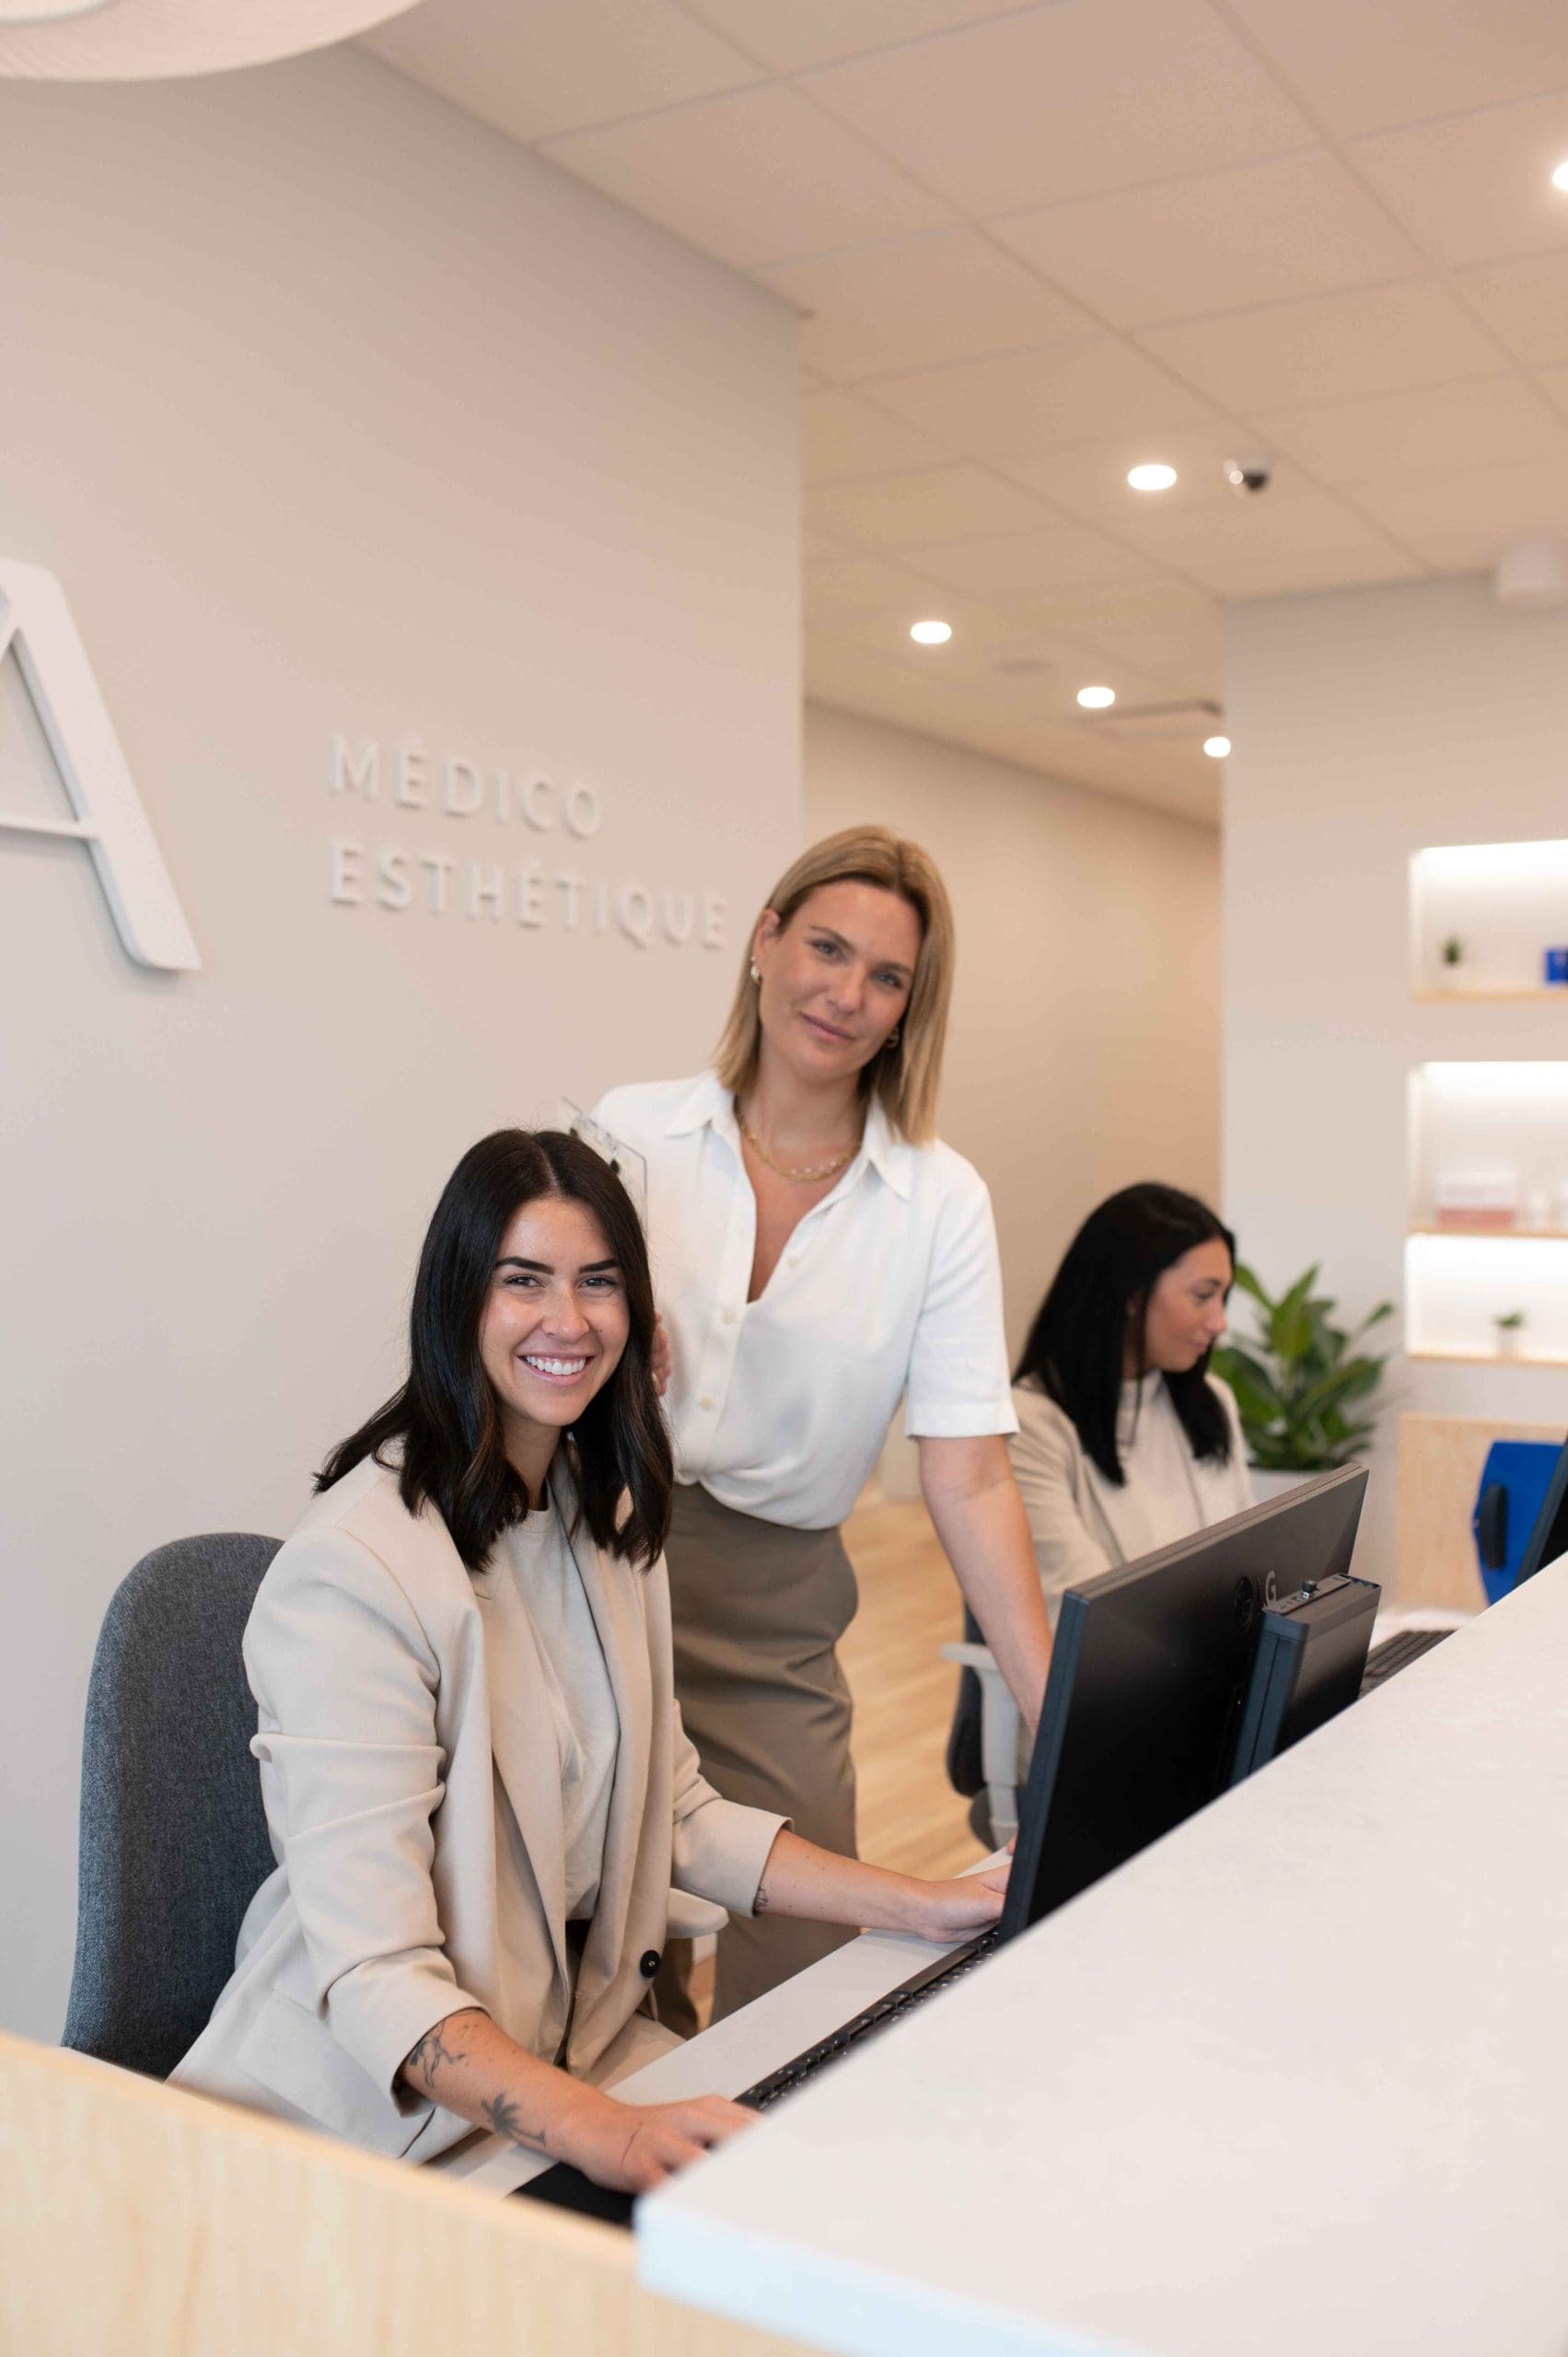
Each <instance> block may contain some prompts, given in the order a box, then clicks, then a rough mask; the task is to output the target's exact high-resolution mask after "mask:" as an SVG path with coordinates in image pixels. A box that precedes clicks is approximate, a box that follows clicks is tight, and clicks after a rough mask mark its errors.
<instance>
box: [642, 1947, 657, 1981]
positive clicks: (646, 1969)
mask: <svg viewBox="0 0 1568 2357" xmlns="http://www.w3.org/2000/svg"><path fill="white" fill-rule="evenodd" d="M661 1960H662V1959H661V1958H660V1956H659V1952H658V1950H657V1948H649V1949H647V1950H646V1952H645V1954H644V1955H643V1956H641V1957H640V1958H639V1959H638V1964H637V1969H638V1971H639V1972H640V1973H641V1974H642V1976H643V1978H644V1980H652V1979H653V1977H654V1975H655V1973H656V1971H657V1970H658V1968H659V1965H660V1962H661Z"/></svg>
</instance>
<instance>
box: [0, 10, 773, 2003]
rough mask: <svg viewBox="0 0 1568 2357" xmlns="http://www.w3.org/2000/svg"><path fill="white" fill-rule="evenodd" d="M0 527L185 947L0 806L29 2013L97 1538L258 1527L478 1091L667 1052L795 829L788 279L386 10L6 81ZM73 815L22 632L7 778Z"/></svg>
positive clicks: (357, 1364)
mask: <svg viewBox="0 0 1568 2357" xmlns="http://www.w3.org/2000/svg"><path fill="white" fill-rule="evenodd" d="M0 154H3V155H4V157H5V174H4V177H5V187H6V198H5V203H6V238H5V240H4V250H3V252H0V319H3V320H4V322H5V341H6V369H5V410H6V435H5V440H6V450H7V452H8V453H9V455H10V457H11V459H12V460H13V461H14V463H13V464H11V465H9V466H8V467H7V468H6V474H5V497H4V506H3V508H0V567H4V565H6V563H17V562H20V563H29V564H31V565H33V566H38V567H45V568H47V569H48V570H49V571H50V572H51V573H52V574H53V575H56V576H57V577H58V578H59V580H60V581H61V582H62V583H63V584H64V590H65V594H66V597H67V598H68V599H69V601H70V605H71V609H72V610H73V612H74V614H75V619H76V621H77V623H78V625H79V628H80V632H81V635H82V639H83V641H84V643H85V645H86V648H87V656H88V659H89V662H90V665H91V668H92V670H93V672H94V673H95V674H96V676H97V679H98V681H99V687H100V688H101V690H102V693H103V696H104V699H105V701H106V702H107V705H108V708H109V711H110V714H111V716H112V719H113V722H114V725H115V726H116V728H117V729H118V732H119V735H120V737H121V740H122V745H123V748H124V751H125V755H126V758H127V761H128V762H129V766H130V771H131V773H132V775H133V777H134V782H135V785H136V788H137V790H138V792H139V795H140V797H141V801H142V803H143V805H144V806H145V810H146V813H147V817H148V819H149V820H150V822H151V826H152V830H153V832H154V834H155V836H156V838H157V842H158V845H159V847H160V849H161V853H162V856H163V859H164V861H165V863H166V864H167V865H168V870H169V873H170V875H171V877H172V878H173V882H174V886H175V888H176V891H177V893H178V895H179V899H180V904H181V905H182V907H183V909H184V911H185V914H186V917H187V918H188V920H189V923H190V926H191V929H192V933H193V934H194V936H195V940H196V945H197V947H198V949H199V951H200V955H201V958H202V964H201V968H200V970H199V971H196V972H186V973H169V972H157V971H151V970H148V969H147V968H146V967H145V966H141V965H137V964H135V963H134V962H133V961H132V959H131V958H130V957H129V956H128V955H127V954H126V951H125V948H124V947H123V946H122V941H121V938H120V936H119V934H118V932H117V930H116V927H115V924H114V923H113V922H112V921H111V917H110V911H109V908H108V906H107V904H106V901H105V899H104V897H103V894H102V892H101V891H100V889H99V884H98V881H97V879H96V877H95V874H94V870H93V867H92V865H91V863H90V861H89V859H88V856H87V852H86V850H85V848H84V846H83V845H82V844H81V843H79V842H71V841H69V840H68V839H63V838H61V837H59V836H55V837H52V838H48V837H43V836H40V835H28V834H22V833H17V832H15V831H8V832H7V831H3V830H0V1006H3V1007H4V1009H5V1016H4V1020H3V1022H0V1068H3V1069H0V1098H3V1102H4V1126H5V1130H6V1145H5V1149H4V1156H3V1165H4V1188H3V1192H4V1202H5V1214H6V1215H5V1219H4V1221H3V1222H0V1300H3V1301H4V1303H5V1305H6V1306H5V1317H4V1325H5V1350H4V1354H3V1364H0V1433H3V1434H4V1435H5V1437H4V1440H3V1441H0V1452H3V1462H0V1565H3V1566H4V1576H5V1581H6V1639H7V1649H8V1654H9V1657H10V1659H11V1660H12V1662H13V1663H15V1664H17V1665H18V1666H19V1667H20V1671H21V1674H20V1675H18V1676H15V1677H13V1678H12V1680H11V1685H10V1690H9V1694H8V1698H7V1704H6V1711H5V1713H4V1714H3V1716H0V1791H3V1792H4V1793H5V1794H6V1808H5V1811H4V1817H3V1822H0V1883H3V1885H4V1887H5V1889H6V1897H7V1901H8V1904H7V1910H6V1915H7V1922H8V1924H9V1925H10V1926H11V1927H12V1928H11V1933H10V1936H8V1937H7V1939H6V1943H5V1947H4V1951H3V1954H0V2022H5V2023H6V2024H8V2025H10V2026H14V2027H18V2028H22V2029H25V2030H27V2031H28V2032H29V2034H34V2035H37V2036H41V2037H49V2036H52V2035H53V2034H54V2033H55V2032H56V2030H57V2029H58V2026H59V2023H60V2021H61V2018H62V2015H63V2012H64V2000H65V1991H66V1984H67V1980H68V1976H69V1968H70V1956H71V1933H72V1923H73V1919H74V1912H75V1805H76V1773H77V1759H78V1747H79V1744H80V1735H81V1713H82V1700H83V1693H84V1689H85V1685H86V1679H87V1665H88V1661H89V1659H90V1657H91V1653H92V1646H93V1641H94V1637H95V1634H96V1631H97V1628H98V1624H99V1619H100V1617H101V1614H102V1611H103V1607H104V1604H105V1602H106V1600H107V1598H108V1596H109V1595H110V1590H111V1589H112V1587H113V1585H114V1584H115V1583H116V1581H117V1580H118V1579H119V1578H120V1577H121V1576H122V1573H124V1572H125V1571H126V1570H127V1569H128V1568H129V1566H130V1565H131V1563H132V1562H134V1560H135V1559H136V1557H137V1556H138V1555H139V1554H141V1553H142V1552H143V1551H144V1550H145V1549H147V1548H148V1547H151V1546H153V1545H155V1544H156V1543H157V1542H158V1541H160V1540H163V1539H166V1538H174V1537H178V1536H180V1535H182V1534H184V1533H188V1532H192V1531H199V1530H211V1529H225V1528H227V1529H232V1528H236V1527H238V1528H246V1527H249V1528H251V1529H258V1530H261V1531H271V1532H274V1533H282V1532H283V1531H285V1530H286V1529H287V1528H288V1527H290V1525H291V1524H292V1522H293V1521H294V1520H295V1519H296V1516H297V1515H298V1513H299V1512H300V1509H301V1507H302V1505H303V1503H304V1501H305V1498H306V1495H307V1492H308V1481H309V1476H310V1472H311V1469H312V1468H313V1467H314V1466H316V1465H318V1464H319V1462H320V1460H321V1456H322V1453H323V1451H324V1450H325V1449H326V1447H327V1446H329V1445H330V1444H331V1442H332V1441H333V1440H334V1439H335V1438H336V1437H338V1436H340V1435H341V1434H343V1433H344V1432H345V1431H348V1430H350V1429H351V1428H352V1427H353V1425H354V1423H355V1422H358V1420H359V1419H360V1418H361V1416H362V1415H364V1414H365V1413H366V1411H367V1410H368V1409H369V1408H370V1407H372V1406H373V1405H374V1404H375V1403H376V1401H377V1399H380V1398H381V1397H383V1396H384V1395H385V1393H386V1391H387V1390H388V1389H389V1387H390V1384H391V1381H392V1379H393V1374H394V1369H395V1366H396V1364H397V1357H398V1350H399V1329H400V1326H401V1319H402V1317H403V1314H404V1306H405V1303H406V1298H407V1291H408V1286H409V1283H410V1279H411V1276H412V1265H413V1257H414V1253H415V1250H416V1248H417V1243H418V1238H419V1236H420V1234H421V1231H422V1228H423V1225H424V1221H425V1219H426V1217H427V1215H428V1213H429V1211H430V1208H431V1206H432V1204H433V1202H434V1199H435V1195H436V1190H438V1188H439V1187H440V1185H441V1183H442V1180H443V1179H445V1177H446V1175H447V1171H448V1169H449V1168H450V1167H451V1165H452V1163H453V1162H454V1161H455V1160H456V1158H457V1156H458V1155H459V1152H460V1151H461V1150H462V1149H463V1148H464V1147H465V1146H466V1145H468V1144H470V1142H471V1141H472V1140H473V1139H474V1138H475V1137H477V1136H478V1135H480V1134H481V1133H482V1132H483V1131H485V1130H487V1129H489V1128H492V1127H494V1125H495V1124H497V1123H499V1122H504V1121H513V1120H532V1119H536V1118H538V1117H539V1116H540V1115H541V1114H548V1113H550V1112H551V1111H552V1110H553V1109H554V1108H555V1106H556V1105H557V1103H558V1100H559V1099H560V1098H561V1097H562V1096H563V1094H570V1095H571V1096H572V1097H575V1098H576V1099H577V1100H578V1101H579V1102H583V1103H591V1102H592V1101H593V1099H594V1098H595V1097H596V1096H597V1095H598V1092H599V1091H600V1090H602V1089H604V1088H606V1087H608V1086H610V1084H611V1083H612V1082H615V1081H624V1080H633V1079H642V1078H645V1077H647V1076H650V1075H652V1074H664V1073H675V1072H679V1071H681V1070H682V1069H688V1068H691V1067H692V1066H694V1065H695V1064H697V1063H698V1062H700V1060H701V1058H702V1056H703V1052H704V1051H705V1050H706V1048H707V1046H708V1043H709V1041H710V1040H711V1039H712V1037H713V1034H714V1028H715V1027H716V1024H717V1021H718V1018H719V1016H720V1013H721V1011H722V1008H723V1006H724V1004H725V1003H726V1000H727V997H728V993H729V989H730V985H731V981H732V978H733V974H734V970H735V961H736V958H737V955H738V943H737V940H736V937H735V935H734V926H735V923H736V922H737V919H736V913H735V912H736V911H737V910H738V908H741V907H746V906H749V905H750V904H751V903H752V902H753V901H755V900H757V899H758V897H759V896H760V895H761V891H762V889H763V888H764V887H765V885H766V884H767V882H768V881H769V879H770V878H771V877H772V876H773V875H775V874H776V873H777V872H778V870H779V868H780V867H781V866H783V865H784V863H785V861H786V860H787V859H788V858H790V857H791V856H793V853H794V852H795V850H796V847H797V845H798V842H799V779H798V737H799V678H798V667H797V659H796V643H797V602H798V583H797V571H798V560H797V537H798V532H797V526H798V517H797V509H798V499H797V493H796V432H797V421H796V412H797V407H798V399H797V390H796V351H795V346H796V323H795V319H794V316H793V314H791V313H789V312H787V311H786V310H785V309H784V307H783V306H782V305H779V304H777V303H775V302H774V301H773V299H772V297H771V296H766V295H764V294H761V293H760V292H759V291H758V290H757V289H756V288H755V287H752V286H750V285H749V284H746V283H744V282H743V281H741V280H739V279H738V278H736V277H735V276H734V275H733V274H732V273H729V272H728V271H726V270H724V269H723V268H721V267H720V266H719V265H718V264H717V263H714V262H712V261H707V260H705V259H703V257H701V256H699V255H697V254H695V253H693V252H691V251H690V250H688V249H686V248H684V247H682V246H680V245H679V244H678V243H677V242H676V241H675V240H674V239H673V238H668V237H667V236H665V235H664V234H663V233H662V232H660V231H658V230H656V229H654V228H652V227H650V226H648V225H647V224H646V223H645V222H642V221H640V220H638V219H636V218H634V217H633V215H631V214H629V213H627V212H624V211H622V210H621V208H620V207H619V206H617V205H614V204H612V203H609V202H607V201H606V200H604V199H602V198H600V197H599V196H598V195H597V194H596V193H594V192H591V191H589V190H587V189H586V188H584V187H582V186H581V185H580V184H579V183H578V182H576V181H575V180H567V179H565V178H563V176H562V175H560V174H559V173H557V172H555V171H553V170H552V169H551V168H549V167H548V166H545V165H542V164H540V163H539V162H538V161H536V160H535V159H534V158H533V157H530V156H527V155H525V154H523V153H522V152H520V151H519V149H518V148H517V146H516V145H513V144H512V143H510V142H509V141H507V140H505V139H503V138H500V137H499V136H497V135H496V134H493V133H491V132H489V131H487V130H486V129H485V128H484V127H483V126H482V125H481V124H479V123H477V122H474V121H473V120H472V119H471V118H470V117H468V116H465V115H460V114H458V113H456V112H455V111H454V110H452V109H450V108H449V107H447V106H446V105H445V104H443V103H442V102H441V101H440V100H439V99H435V98H433V97H432V96H430V95H429V93H427V92H425V91H424V90H422V89H420V88H418V87H415V86H414V85H412V84H411V83H409V82H406V81H404V80H403V79H402V78H401V76H399V75H396V74H394V73H392V72H391V71H390V70H389V68H387V67H386V66H383V65H381V64H378V63H377V61H375V60H374V59H372V58H370V57H368V56H366V55H364V54H362V53H361V52H356V51H353V50H338V51H333V52H322V53H320V54H318V55H315V56H311V57H308V58H304V59H301V60H298V61H296V62H295V63H292V64H286V65H280V66H276V67H267V68H264V69H258V70H255V71H252V72H249V73H244V74H230V75H212V76H209V77H205V78H197V79H192V80H189V81H181V82H168V83H161V84H148V83H142V84H134V85H123V86H119V87H109V86H104V87H91V86H76V85H62V84H48V83H16V82H12V83H0ZM6 809H10V810H12V811H17V812H22V813H24V814H25V813H27V812H29V811H30V812H32V813H34V814H36V816H37V817H38V818H39V819H41V820H43V821H45V822H47V821H48V820H50V819H59V818H61V817H64V815H65V809H64V800H63V796H62V790H61V785H60V781H59V780H58V778H56V777H55V776H54V775H53V774H52V769H51V765H50V762H49V761H48V759H47V756H46V752H45V749H44V747H43V744H42V739H41V734H40V731H39V728H38V725H37V721H36V718H35V717H33V716H32V714H30V712H29V705H28V701H27V698H26V696H25V695H24V694H23V692H22V689H21V683H20V680H19V679H18V676H17V668H16V661H15V657H14V656H13V657H12V658H11V659H10V660H8V661H6V662H0V810H6Z"/></svg>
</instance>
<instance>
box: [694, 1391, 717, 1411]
mask: <svg viewBox="0 0 1568 2357" xmlns="http://www.w3.org/2000/svg"><path fill="white" fill-rule="evenodd" d="M713 1404H714V1395H713V1393H712V1392H711V1391H704V1392H703V1396H702V1398H701V1399H699V1400H698V1402H697V1405H698V1407H699V1408H711V1407H712V1406H713Z"/></svg>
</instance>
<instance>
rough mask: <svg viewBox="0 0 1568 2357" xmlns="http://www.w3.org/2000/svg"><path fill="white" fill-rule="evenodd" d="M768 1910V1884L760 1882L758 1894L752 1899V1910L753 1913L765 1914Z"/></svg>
mask: <svg viewBox="0 0 1568 2357" xmlns="http://www.w3.org/2000/svg"><path fill="white" fill-rule="evenodd" d="M767 1911H768V1886H767V1884H766V1883H765V1882H760V1883H759V1884H758V1885H757V1896H756V1898H754V1899H753V1900H752V1901H751V1912H752V1914H753V1915H765V1914H766V1913H767Z"/></svg>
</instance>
